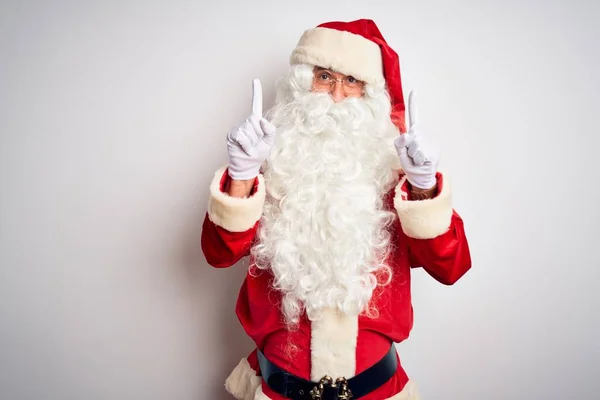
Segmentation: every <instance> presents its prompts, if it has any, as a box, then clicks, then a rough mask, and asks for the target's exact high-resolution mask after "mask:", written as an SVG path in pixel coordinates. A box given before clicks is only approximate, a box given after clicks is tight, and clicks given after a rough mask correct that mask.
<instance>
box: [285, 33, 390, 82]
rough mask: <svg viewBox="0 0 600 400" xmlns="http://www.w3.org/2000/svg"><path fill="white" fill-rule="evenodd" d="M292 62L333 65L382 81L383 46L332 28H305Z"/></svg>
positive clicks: (343, 70) (368, 78)
mask: <svg viewBox="0 0 600 400" xmlns="http://www.w3.org/2000/svg"><path fill="white" fill-rule="evenodd" d="M290 63H291V64H292V65H293V64H310V65H316V66H319V67H323V68H331V69H333V70H335V71H337V72H341V73H342V74H346V75H352V76H354V77H355V78H357V79H360V80H362V81H366V82H368V83H381V82H383V81H384V77H383V63H382V61H381V49H380V48H379V46H378V45H377V44H375V42H372V41H370V40H369V39H367V38H364V37H362V36H360V35H357V34H354V33H350V32H344V31H338V30H336V29H330V28H322V27H319V28H312V29H309V30H307V31H305V32H304V33H303V34H302V37H300V40H299V41H298V45H297V46H296V48H295V49H294V51H293V52H292V55H291V56H290Z"/></svg>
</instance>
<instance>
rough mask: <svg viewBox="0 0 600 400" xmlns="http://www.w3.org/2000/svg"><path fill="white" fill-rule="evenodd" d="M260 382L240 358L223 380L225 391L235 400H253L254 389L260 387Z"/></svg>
mask: <svg viewBox="0 0 600 400" xmlns="http://www.w3.org/2000/svg"><path fill="white" fill-rule="evenodd" d="M261 382H262V378H261V377H260V376H257V375H256V371H254V370H253V369H252V367H251V366H250V364H249V363H248V360H247V359H246V358H242V360H241V361H240V363H239V364H238V365H237V367H235V368H234V370H233V371H232V372H231V374H229V377H228V378H227V379H226V380H225V390H227V392H229V394H231V395H232V396H233V397H235V398H236V399H237V400H253V399H254V398H255V393H256V388H257V387H259V386H260V385H261Z"/></svg>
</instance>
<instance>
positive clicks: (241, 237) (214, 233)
mask: <svg viewBox="0 0 600 400" xmlns="http://www.w3.org/2000/svg"><path fill="white" fill-rule="evenodd" d="M257 227H258V222H257V223H256V225H255V226H254V227H253V228H250V229H249V230H247V231H245V232H229V231H228V230H226V229H224V228H221V227H220V226H218V225H216V224H215V223H214V222H212V221H211V220H210V218H209V216H208V213H206V216H205V217H204V223H203V224H202V238H201V241H200V242H201V246H202V252H203V253H204V257H205V258H206V262H208V263H209V264H210V265H212V266H213V267H215V268H227V267H230V266H232V265H233V264H235V263H236V262H238V261H239V260H240V259H241V258H242V257H244V256H247V255H248V253H249V250H250V247H251V245H252V241H253V240H254V236H255V235H256V230H257Z"/></svg>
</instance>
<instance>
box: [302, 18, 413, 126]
mask: <svg viewBox="0 0 600 400" xmlns="http://www.w3.org/2000/svg"><path fill="white" fill-rule="evenodd" d="M290 63H291V64H292V65H293V64H310V65H315V66H320V67H323V68H328V69H332V70H335V71H337V72H340V73H342V74H345V75H352V76H354V77H355V78H356V79H360V80H362V81H365V82H367V83H385V84H386V86H387V90H388V93H389V95H390V98H391V103H392V112H391V115H390V117H391V119H392V121H393V122H394V124H395V125H396V126H397V127H398V129H399V130H400V131H401V132H406V125H405V122H404V112H405V106H404V96H403V94H402V81H401V79H400V61H399V59H398V54H396V52H395V51H394V50H393V49H392V48H391V47H390V46H389V45H388V44H387V42H386V41H385V39H384V38H383V35H382V34H381V32H380V31H379V28H377V25H375V22H373V21H372V20H370V19H359V20H356V21H350V22H340V21H333V22H326V23H323V24H321V25H318V26H317V27H315V28H311V29H309V30H307V31H305V32H304V34H303V35H302V37H301V38H300V40H299V41H298V45H297V46H296V48H295V49H294V51H293V52H292V55H291V57H290Z"/></svg>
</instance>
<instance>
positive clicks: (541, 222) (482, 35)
mask: <svg viewBox="0 0 600 400" xmlns="http://www.w3.org/2000/svg"><path fill="white" fill-rule="evenodd" d="M599 17H600V6H599V4H598V2H595V1H587V2H585V1H566V0H565V1H535V2H534V1H519V2H517V1H494V2H491V1H488V2H486V1H460V0H459V1H452V2H448V1H441V0H440V1H410V2H409V1H353V2H352V1H338V2H334V1H305V2H284V1H272V2H267V1H264V0H255V1H248V2H242V1H241V0H240V1H237V2H228V1H216V2H202V1H175V0H173V1H169V2H166V1H164V2H143V1H129V2H117V1H85V2H84V1H72V2H64V1H63V2H61V1H54V2H43V1H38V2H34V1H3V2H2V3H1V5H0V132H1V139H0V188H1V203H0V318H1V320H0V398H2V399H6V400H17V399H47V400H70V399H87V400H109V399H111V400H112V399H123V400H125V399H128V400H129V399H145V400H154V399H160V400H162V399H165V400H166V399H177V400H192V399H211V400H212V399H217V400H220V399H227V398H229V397H228V396H227V395H226V393H225V391H224V389H223V381H224V379H225V378H226V376H227V375H228V373H229V372H230V371H231V369H232V368H233V367H234V366H235V365H236V364H237V362H238V361H239V360H240V359H241V358H242V357H244V356H246V355H247V354H248V353H249V352H250V351H251V350H252V343H251V342H250V340H249V339H248V338H247V337H246V336H245V334H244V332H243V330H242V329H241V327H240V325H239V324H238V322H237V319H236V317H235V315H234V306H235V301H236V296H237V292H238V289H239V287H240V284H241V282H242V279H243V277H244V274H245V268H246V266H247V265H246V263H244V262H240V263H239V264H238V265H236V266H234V267H232V268H230V269H227V270H216V269H212V268H211V267H209V266H208V265H207V264H206V262H205V259H204V257H203V255H202V253H201V250H200V233H201V224H202V220H203V218H204V214H205V212H206V206H207V199H208V187H209V182H210V180H211V179H212V177H213V173H214V171H215V170H216V169H217V168H218V167H220V166H221V165H223V164H225V163H226V162H227V153H226V147H225V136H226V134H227V132H228V130H229V129H230V128H232V127H233V126H235V125H236V124H237V123H238V122H239V121H241V120H242V119H243V118H245V116H246V115H247V114H248V113H249V112H250V99H251V80H252V78H255V77H258V78H260V79H261V80H262V83H263V88H264V91H265V108H267V107H269V106H270V105H271V104H272V100H273V97H274V84H275V80H276V79H277V78H278V77H279V76H281V75H282V74H283V73H284V71H285V68H286V67H287V65H288V64H287V63H288V57H289V54H290V52H291V50H292V49H293V47H294V46H295V45H296V43H297V40H298V38H299V37H300V35H301V33H302V32H303V31H304V30H305V29H307V28H310V27H313V26H315V25H317V24H319V23H321V22H325V21H329V20H352V19H358V18H372V19H374V20H375V21H376V22H377V24H378V25H379V27H380V29H381V30H382V32H383V34H384V36H385V37H386V39H387V40H388V42H389V43H390V44H391V45H392V46H393V48H394V49H396V51H397V52H398V53H399V55H400V60H401V68H402V73H403V75H402V78H403V85H404V90H405V93H406V94H408V91H409V90H412V89H415V90H417V92H418V95H419V110H420V122H421V124H422V128H423V133H424V134H427V135H430V136H431V138H432V139H434V140H435V141H437V143H438V144H439V145H440V146H441V147H442V149H443V159H442V165H441V168H442V169H443V170H444V171H445V172H446V173H447V175H448V176H449V177H450V178H451V179H452V182H453V186H454V193H455V195H454V206H455V208H456V209H457V211H458V212H459V213H460V214H461V216H462V217H463V219H464V221H465V224H466V231H467V236H468V238H469V240H470V246H471V252H472V258H473V269H472V270H471V271H470V272H469V273H468V274H467V275H466V276H464V278H463V279H462V280H461V281H459V282H458V283H457V284H456V285H455V286H452V287H446V286H443V285H441V284H439V283H437V282H435V281H434V280H433V279H432V278H431V277H429V276H427V275H426V274H425V273H424V271H421V270H419V271H415V273H414V275H413V277H414V292H413V293H414V308H415V312H416V320H415V328H414V330H413V332H412V335H411V337H410V339H409V340H408V341H407V342H405V343H402V344H400V345H399V346H398V348H399V349H400V351H401V357H402V361H403V364H404V367H405V368H406V370H407V371H408V373H409V375H410V376H411V377H412V379H414V380H415V381H417V382H418V384H419V385H420V388H421V392H422V394H423V398H424V399H427V400H432V399H433V400H444V399H452V400H454V399H456V400H459V399H460V400H481V399H486V400H496V399H497V400H505V399H566V398H568V399H578V400H586V399H596V398H598V389H597V377H596V374H597V371H598V370H599V369H600V348H599V347H600V345H599V341H598V338H599V337H600V318H599V311H598V309H599V305H600V296H599V295H598V289H597V288H598V282H599V281H600V251H599V250H598V244H597V241H598V239H599V238H600V228H599V222H600V221H599V213H598V205H599V204H600V202H599V200H600V199H599V191H598V173H597V162H596V158H595V156H596V155H597V152H598V146H599V145H600V141H599V139H598V130H599V129H598V115H599V114H600V94H599V93H600V78H599V77H598V71H599V69H600V65H599V64H600V63H599V61H600V51H599V49H600V39H599V38H600V28H599V25H598V23H597V21H598V19H599Z"/></svg>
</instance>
